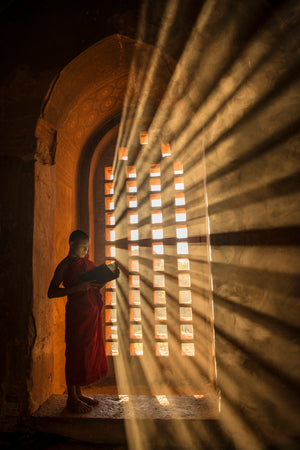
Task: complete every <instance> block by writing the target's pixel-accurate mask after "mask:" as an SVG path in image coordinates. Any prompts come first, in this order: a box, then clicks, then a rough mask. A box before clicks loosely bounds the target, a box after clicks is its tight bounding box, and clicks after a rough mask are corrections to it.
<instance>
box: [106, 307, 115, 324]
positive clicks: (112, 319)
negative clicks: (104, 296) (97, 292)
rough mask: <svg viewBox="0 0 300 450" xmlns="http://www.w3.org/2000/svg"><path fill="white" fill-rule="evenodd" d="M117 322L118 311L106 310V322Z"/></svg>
mask: <svg viewBox="0 0 300 450" xmlns="http://www.w3.org/2000/svg"><path fill="white" fill-rule="evenodd" d="M116 321H117V310H116V309H112V308H106V309H105V322H107V323H110V322H116Z"/></svg>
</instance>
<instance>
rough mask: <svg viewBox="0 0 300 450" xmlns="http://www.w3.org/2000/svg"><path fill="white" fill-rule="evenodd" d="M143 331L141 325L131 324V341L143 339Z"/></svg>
mask: <svg viewBox="0 0 300 450" xmlns="http://www.w3.org/2000/svg"><path fill="white" fill-rule="evenodd" d="M142 337H143V331H142V325H141V324H140V323H131V324H130V339H142Z"/></svg>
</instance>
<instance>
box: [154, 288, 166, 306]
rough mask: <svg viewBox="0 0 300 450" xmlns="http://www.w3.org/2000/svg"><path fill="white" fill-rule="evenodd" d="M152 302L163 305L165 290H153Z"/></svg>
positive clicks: (164, 302)
mask: <svg viewBox="0 0 300 450" xmlns="http://www.w3.org/2000/svg"><path fill="white" fill-rule="evenodd" d="M154 303H155V304H156V305H165V304H166V293H165V291H154Z"/></svg>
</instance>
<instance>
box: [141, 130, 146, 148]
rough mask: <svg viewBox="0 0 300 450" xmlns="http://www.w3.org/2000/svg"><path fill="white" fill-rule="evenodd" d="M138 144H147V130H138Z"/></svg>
mask: <svg viewBox="0 0 300 450" xmlns="http://www.w3.org/2000/svg"><path fill="white" fill-rule="evenodd" d="M140 144H141V145H145V144H148V131H140Z"/></svg>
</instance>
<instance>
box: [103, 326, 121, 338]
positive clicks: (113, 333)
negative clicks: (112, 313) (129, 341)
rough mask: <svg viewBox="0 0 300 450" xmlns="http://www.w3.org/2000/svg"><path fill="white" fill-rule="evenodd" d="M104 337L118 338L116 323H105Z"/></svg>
mask: <svg viewBox="0 0 300 450" xmlns="http://www.w3.org/2000/svg"><path fill="white" fill-rule="evenodd" d="M105 339H118V327H117V325H106V327H105Z"/></svg>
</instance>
